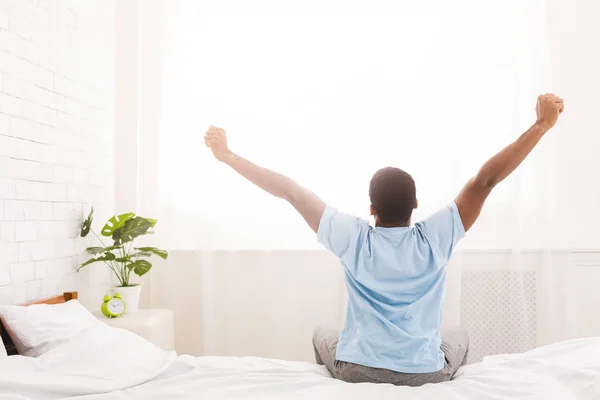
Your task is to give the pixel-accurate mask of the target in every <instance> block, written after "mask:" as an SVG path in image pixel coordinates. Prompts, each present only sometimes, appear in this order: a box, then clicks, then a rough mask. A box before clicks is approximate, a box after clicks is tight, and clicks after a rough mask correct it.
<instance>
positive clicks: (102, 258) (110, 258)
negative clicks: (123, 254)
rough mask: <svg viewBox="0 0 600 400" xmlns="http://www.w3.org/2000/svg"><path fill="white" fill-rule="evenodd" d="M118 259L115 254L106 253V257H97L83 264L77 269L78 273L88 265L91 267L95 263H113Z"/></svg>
mask: <svg viewBox="0 0 600 400" xmlns="http://www.w3.org/2000/svg"><path fill="white" fill-rule="evenodd" d="M115 258H116V257H115V255H114V254H113V253H106V254H105V255H103V256H101V257H96V258H90V259H89V260H87V261H86V262H84V263H83V264H81V265H80V266H79V268H77V272H79V270H80V269H81V268H83V267H85V266H86V265H90V264H93V263H95V262H100V261H112V260H114V259H115Z"/></svg>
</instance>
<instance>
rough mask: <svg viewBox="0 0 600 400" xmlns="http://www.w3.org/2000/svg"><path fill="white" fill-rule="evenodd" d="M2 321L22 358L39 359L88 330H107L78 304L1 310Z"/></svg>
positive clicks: (6, 307)
mask: <svg viewBox="0 0 600 400" xmlns="http://www.w3.org/2000/svg"><path fill="white" fill-rule="evenodd" d="M0 319H2V323H3V324H4V327H5V328H6V331H7V332H8V335H9V336H10V337H11V339H12V340H13V342H14V344H15V347H16V348H17V351H18V352H19V354H20V355H22V356H27V357H39V356H41V355H42V354H44V353H46V352H47V351H49V350H51V349H53V348H55V347H56V346H60V345H61V344H63V343H66V342H68V341H69V340H71V338H73V337H76V336H78V335H80V334H81V333H82V332H84V331H86V330H88V329H102V328H104V327H106V325H105V324H103V323H102V322H101V321H99V320H98V319H96V317H94V316H93V315H92V314H91V313H90V312H89V311H88V310H87V309H86V308H85V307H84V306H82V305H81V304H80V303H79V302H78V301H77V300H71V301H68V302H66V303H61V304H35V305H31V306H27V307H24V306H0Z"/></svg>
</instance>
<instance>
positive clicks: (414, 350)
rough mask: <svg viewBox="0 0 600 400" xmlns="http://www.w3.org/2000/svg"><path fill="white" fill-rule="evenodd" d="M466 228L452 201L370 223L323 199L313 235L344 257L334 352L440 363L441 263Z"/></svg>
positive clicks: (413, 367)
mask: <svg viewBox="0 0 600 400" xmlns="http://www.w3.org/2000/svg"><path fill="white" fill-rule="evenodd" d="M464 235H465V230H464V227H463V224H462V221H461V219H460V215H459V214H458V208H457V207H456V204H455V203H454V202H453V203H452V204H450V205H449V206H447V207H445V208H444V209H442V210H440V211H438V212H437V213H435V214H434V215H432V216H431V217H429V218H428V219H426V220H424V221H421V222H418V223H416V224H415V226H413V227H400V228H382V227H375V228H373V227H372V226H370V225H369V223H368V222H367V221H364V220H361V219H359V218H356V217H353V216H350V215H348V214H344V213H341V212H338V211H337V210H336V209H335V208H332V207H329V206H327V207H326V208H325V211H324V212H323V216H322V217H321V222H320V224H319V230H318V234H317V236H318V240H319V242H320V243H321V244H323V245H324V246H325V247H326V248H327V249H328V250H330V251H331V252H333V253H334V254H335V255H336V256H338V257H339V258H340V259H341V260H342V264H343V265H344V272H345V277H346V287H347V290H348V306H347V312H346V322H345V324H344V329H343V330H342V333H341V336H340V339H339V343H338V347H337V354H336V359H337V360H340V361H348V362H351V363H354V364H360V365H364V366H367V367H374V368H383V369H388V370H392V371H398V372H406V373H429V372H436V371H439V370H441V369H442V367H443V366H444V353H443V352H442V350H441V348H440V345H441V337H440V324H441V319H442V310H443V306H444V282H445V280H446V265H447V264H448V259H449V258H450V255H451V254H452V250H453V248H454V246H455V245H456V243H457V242H458V240H459V239H461V238H463V237H464Z"/></svg>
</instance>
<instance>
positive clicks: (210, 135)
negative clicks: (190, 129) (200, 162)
mask: <svg viewBox="0 0 600 400" xmlns="http://www.w3.org/2000/svg"><path fill="white" fill-rule="evenodd" d="M204 144H206V147H210V149H211V150H212V152H213V155H214V156H215V158H216V159H217V160H219V161H222V162H225V161H226V159H227V157H228V156H230V155H231V151H230V150H229V147H228V146H227V134H226V133H225V130H224V129H221V128H216V127H214V126H212V125H211V126H210V127H209V128H208V130H207V131H206V134H205V135H204Z"/></svg>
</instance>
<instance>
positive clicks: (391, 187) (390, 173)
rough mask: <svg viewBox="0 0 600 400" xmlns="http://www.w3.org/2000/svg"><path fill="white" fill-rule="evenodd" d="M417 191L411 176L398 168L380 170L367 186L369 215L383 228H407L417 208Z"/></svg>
mask: <svg viewBox="0 0 600 400" xmlns="http://www.w3.org/2000/svg"><path fill="white" fill-rule="evenodd" d="M416 192H417V190H416V188H415V181H414V180H413V178H412V176H410V175H409V174H407V173H406V172H404V171H403V170H401V169H399V168H392V167H387V168H382V169H380V170H379V171H377V172H375V175H373V178H371V183H370V184H369V197H370V198H371V215H374V216H375V224H376V225H378V226H384V227H394V226H408V225H410V217H411V215H412V211H413V210H414V209H415V208H417V204H418V203H417V193H416Z"/></svg>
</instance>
